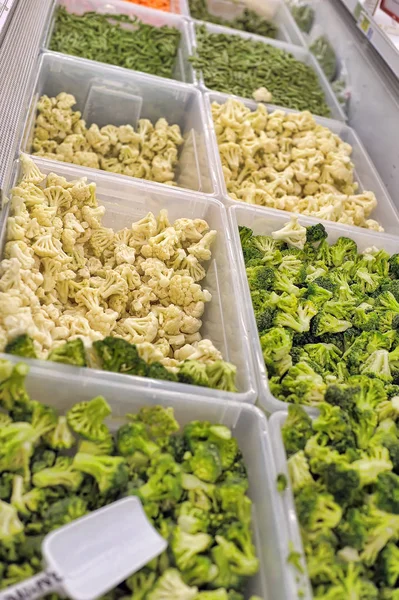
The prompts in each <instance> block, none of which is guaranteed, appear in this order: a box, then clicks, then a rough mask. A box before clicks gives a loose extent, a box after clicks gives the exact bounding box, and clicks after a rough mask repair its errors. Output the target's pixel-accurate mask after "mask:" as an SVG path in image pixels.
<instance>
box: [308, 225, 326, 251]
mask: <svg viewBox="0 0 399 600" xmlns="http://www.w3.org/2000/svg"><path fill="white" fill-rule="evenodd" d="M327 236H328V234H327V231H326V228H325V227H324V225H322V224H321V223H317V225H309V226H308V227H306V242H307V243H308V244H313V245H315V246H316V245H318V244H319V243H320V242H322V241H323V240H325V239H327Z"/></svg>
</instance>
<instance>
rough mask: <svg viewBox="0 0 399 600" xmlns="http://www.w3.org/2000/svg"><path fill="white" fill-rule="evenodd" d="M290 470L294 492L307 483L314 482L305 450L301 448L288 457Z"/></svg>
mask: <svg viewBox="0 0 399 600" xmlns="http://www.w3.org/2000/svg"><path fill="white" fill-rule="evenodd" d="M288 472H289V475H290V481H291V486H292V489H293V490H294V492H297V491H298V490H300V489H301V488H303V487H304V486H305V485H311V484H312V483H314V481H313V477H312V475H311V473H310V469H309V463H308V461H307V458H306V456H305V453H304V451H303V450H299V451H298V452H296V453H295V454H293V455H292V456H290V458H289V459H288Z"/></svg>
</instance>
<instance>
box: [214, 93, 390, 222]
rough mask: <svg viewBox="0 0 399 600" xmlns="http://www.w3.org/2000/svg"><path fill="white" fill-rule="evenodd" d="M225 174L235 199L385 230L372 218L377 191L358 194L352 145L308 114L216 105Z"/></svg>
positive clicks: (236, 103) (237, 104) (234, 104)
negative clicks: (352, 159) (352, 158)
mask: <svg viewBox="0 0 399 600" xmlns="http://www.w3.org/2000/svg"><path fill="white" fill-rule="evenodd" d="M212 116H213V121H214V126H215V132H216V136H217V141H218V146H219V153H220V158H221V161H222V167H223V174H224V178H225V182H226V186H227V191H228V193H229V195H230V196H231V197H232V198H233V199H234V200H241V201H243V202H248V203H249V204H259V205H261V206H267V207H270V208H278V209H280V210H286V211H289V212H295V213H302V214H304V215H310V216H312V217H316V218H318V219H325V220H328V221H336V222H338V223H344V224H346V225H357V226H359V227H366V228H367V229H373V230H375V231H383V228H382V227H381V225H380V224H379V223H378V222H377V221H375V220H374V219H370V218H369V217H370V215H371V213H372V211H373V210H374V209H375V207H376V206H377V200H376V197H375V195H374V194H373V192H369V191H363V192H360V193H359V190H358V184H357V183H356V182H355V181H354V165H353V163H352V161H351V153H352V147H351V146H350V145H349V144H347V143H346V142H344V141H343V140H341V138H340V137H339V136H338V135H336V134H335V133H333V132H332V131H330V129H328V128H327V127H324V126H323V125H318V124H317V123H316V121H315V120H314V118H313V117H312V115H311V114H310V113H309V112H307V111H306V112H302V113H286V112H284V111H282V110H275V111H273V112H271V113H269V112H268V110H267V108H266V107H265V106H264V105H262V104H259V105H258V107H257V109H256V110H255V111H251V110H250V109H249V108H247V107H246V106H245V105H244V104H243V103H242V102H240V101H239V100H234V99H229V100H228V101H227V102H226V103H225V104H217V103H216V102H214V103H212Z"/></svg>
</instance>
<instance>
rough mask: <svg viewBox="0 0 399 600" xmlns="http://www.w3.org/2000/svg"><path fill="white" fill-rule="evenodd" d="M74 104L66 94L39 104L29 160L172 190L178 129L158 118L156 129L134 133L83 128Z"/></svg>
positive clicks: (148, 126)
mask: <svg viewBox="0 0 399 600" xmlns="http://www.w3.org/2000/svg"><path fill="white" fill-rule="evenodd" d="M75 104H76V100H75V98H74V96H72V95H71V94H66V93H65V92H62V93H61V94H58V96H56V97H55V98H49V97H48V96H42V97H41V98H40V100H39V102H38V105H37V111H38V114H37V117H36V123H35V129H34V134H33V154H35V155H37V156H41V157H42V158H50V159H53V160H59V161H64V162H68V163H74V164H76V165H83V166H85V167H91V168H93V169H102V170H104V171H110V172H111V173H119V174H122V175H129V176H131V177H140V178H142V179H147V180H149V181H157V182H158V183H166V184H168V185H176V184H175V181H174V179H175V167H176V165H177V153H178V147H179V146H181V144H182V143H183V138H182V136H181V132H180V127H179V126H178V125H169V124H168V122H167V121H166V120H165V119H162V118H161V119H158V121H157V122H156V123H155V125H153V124H152V123H151V121H149V120H148V119H140V120H139V122H138V127H137V131H135V130H134V129H133V127H132V126H131V125H121V126H120V127H116V126H115V125H105V126H104V127H101V129H100V128H99V127H98V125H96V124H95V123H93V124H92V125H91V126H90V127H89V128H87V127H86V123H85V121H83V120H82V119H81V116H82V115H81V113H80V112H79V111H74V110H72V107H73V106H74V105H75Z"/></svg>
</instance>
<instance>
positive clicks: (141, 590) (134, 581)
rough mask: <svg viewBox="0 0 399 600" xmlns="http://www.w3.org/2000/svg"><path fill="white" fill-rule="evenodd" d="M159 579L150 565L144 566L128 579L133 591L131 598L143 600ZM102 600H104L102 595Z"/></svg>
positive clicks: (127, 581)
mask: <svg viewBox="0 0 399 600" xmlns="http://www.w3.org/2000/svg"><path fill="white" fill-rule="evenodd" d="M156 580H157V574H156V572H155V571H152V570H151V569H149V568H148V567H144V568H143V569H140V571H137V573H134V574H133V575H131V576H130V577H128V578H127V579H126V585H127V587H128V588H129V590H130V591H131V592H132V593H131V595H130V596H129V597H130V600H143V599H144V598H145V596H146V594H147V593H148V592H150V591H151V590H152V588H153V586H154V584H155V582H156ZM101 600H104V597H102V599H101Z"/></svg>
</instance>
